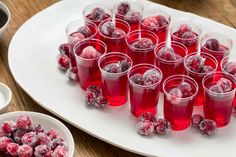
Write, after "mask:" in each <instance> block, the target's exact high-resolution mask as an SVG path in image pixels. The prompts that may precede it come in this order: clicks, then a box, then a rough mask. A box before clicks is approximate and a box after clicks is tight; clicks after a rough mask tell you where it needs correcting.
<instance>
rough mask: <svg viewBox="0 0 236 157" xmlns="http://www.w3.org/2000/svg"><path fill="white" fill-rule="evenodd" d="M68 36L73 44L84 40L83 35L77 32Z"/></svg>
mask: <svg viewBox="0 0 236 157" xmlns="http://www.w3.org/2000/svg"><path fill="white" fill-rule="evenodd" d="M70 36H71V39H72V42H73V44H74V43H76V42H78V41H81V40H83V39H84V38H85V37H84V35H83V34H82V33H79V32H74V33H72V34H71V35H70Z"/></svg>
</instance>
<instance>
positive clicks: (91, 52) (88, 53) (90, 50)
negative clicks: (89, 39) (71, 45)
mask: <svg viewBox="0 0 236 157" xmlns="http://www.w3.org/2000/svg"><path fill="white" fill-rule="evenodd" d="M100 55H101V54H100V53H99V52H98V51H97V50H96V49H95V48H94V47H93V46H87V47H85V48H84V49H83V50H82V53H81V54H80V57H83V58H87V59H93V58H96V57H98V56H100Z"/></svg>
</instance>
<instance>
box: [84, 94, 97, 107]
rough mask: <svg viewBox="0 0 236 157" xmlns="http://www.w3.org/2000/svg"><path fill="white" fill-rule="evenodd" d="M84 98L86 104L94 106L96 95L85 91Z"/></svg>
mask: <svg viewBox="0 0 236 157" xmlns="http://www.w3.org/2000/svg"><path fill="white" fill-rule="evenodd" d="M84 100H85V103H86V104H87V105H88V106H94V104H95V102H96V95H95V94H94V93H93V92H90V91H87V92H85V96H84Z"/></svg>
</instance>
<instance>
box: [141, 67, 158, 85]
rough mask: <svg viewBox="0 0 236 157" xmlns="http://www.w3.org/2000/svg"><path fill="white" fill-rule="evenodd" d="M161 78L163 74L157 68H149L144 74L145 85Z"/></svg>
mask: <svg viewBox="0 0 236 157" xmlns="http://www.w3.org/2000/svg"><path fill="white" fill-rule="evenodd" d="M160 79H161V74H160V72H159V71H157V70H156V69H149V70H147V71H146V72H145V73H144V74H143V81H144V84H145V85H152V84H154V83H157V82H158V81H159V80H160Z"/></svg>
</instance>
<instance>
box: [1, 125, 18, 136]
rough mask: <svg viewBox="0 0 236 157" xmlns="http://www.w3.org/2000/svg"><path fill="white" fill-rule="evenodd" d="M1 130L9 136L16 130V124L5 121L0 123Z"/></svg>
mask: <svg viewBox="0 0 236 157" xmlns="http://www.w3.org/2000/svg"><path fill="white" fill-rule="evenodd" d="M1 129H2V131H3V132H4V133H5V134H7V135H9V136H10V135H11V134H12V132H13V131H15V130H16V124H15V122H13V121H5V122H3V123H2V125H1Z"/></svg>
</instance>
